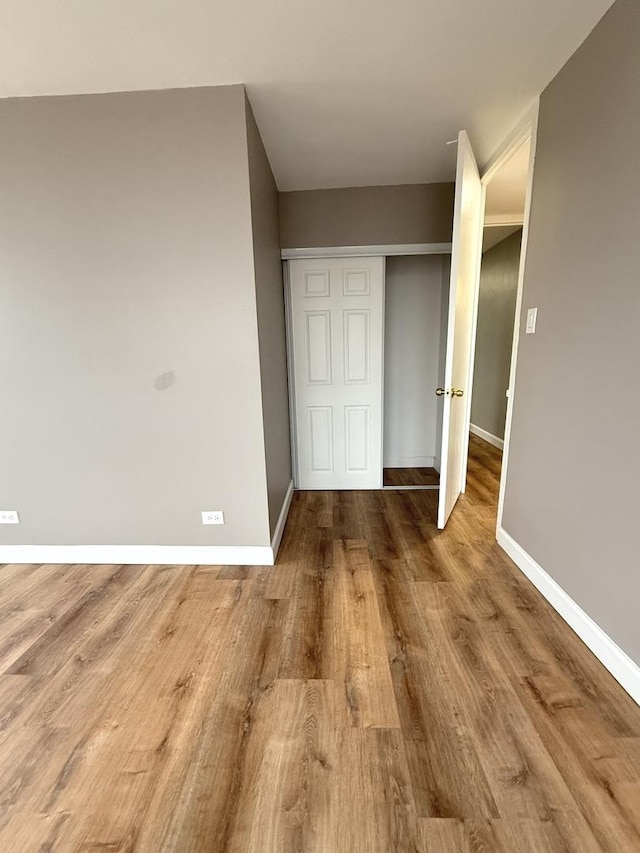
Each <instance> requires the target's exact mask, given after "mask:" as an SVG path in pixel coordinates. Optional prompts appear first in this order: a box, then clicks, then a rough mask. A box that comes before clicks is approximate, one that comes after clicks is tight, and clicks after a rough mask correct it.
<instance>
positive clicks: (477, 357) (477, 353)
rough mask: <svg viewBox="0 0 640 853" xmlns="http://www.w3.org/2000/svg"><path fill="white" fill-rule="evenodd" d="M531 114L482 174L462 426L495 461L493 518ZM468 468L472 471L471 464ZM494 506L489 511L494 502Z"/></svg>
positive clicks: (513, 349)
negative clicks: (467, 410)
mask: <svg viewBox="0 0 640 853" xmlns="http://www.w3.org/2000/svg"><path fill="white" fill-rule="evenodd" d="M534 126H535V120H532V122H531V123H530V125H529V126H528V128H527V127H525V128H524V130H523V131H521V133H520V136H519V138H518V137H516V138H515V139H514V140H512V141H511V144H510V145H507V146H505V148H504V149H503V151H502V152H501V153H500V154H499V155H498V156H497V157H496V158H495V160H494V163H493V164H492V165H490V167H489V168H488V169H487V171H486V172H485V175H484V176H483V178H482V183H483V185H484V223H483V225H484V227H483V236H482V256H481V261H480V270H479V283H478V294H477V311H476V330H475V341H474V355H473V382H472V386H471V388H472V396H471V414H470V425H469V430H470V434H471V440H472V441H473V442H474V445H475V449H476V455H478V453H479V454H480V456H482V455H483V446H484V448H486V451H487V452H486V454H485V455H486V456H487V458H488V459H489V458H490V459H491V463H492V465H493V466H495V465H497V464H499V465H500V468H501V485H500V493H499V499H498V506H497V519H496V523H497V524H498V525H499V522H500V515H501V509H502V502H503V498H504V485H505V473H506V457H507V455H508V440H509V426H510V417H511V407H512V403H513V393H514V390H515V377H516V359H517V347H518V337H519V320H520V313H521V304H522V285H523V279H524V258H525V253H526V227H527V226H526V223H527V219H528V210H529V206H530V192H531V183H532V175H533V158H534V152H535V135H534ZM470 473H472V472H470ZM492 506H493V511H494V512H495V505H492Z"/></svg>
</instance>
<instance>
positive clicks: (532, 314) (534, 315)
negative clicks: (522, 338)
mask: <svg viewBox="0 0 640 853" xmlns="http://www.w3.org/2000/svg"><path fill="white" fill-rule="evenodd" d="M537 320H538V309H537V308H529V310H528V311H527V326H526V330H525V331H526V334H527V335H535V333H536V322H537Z"/></svg>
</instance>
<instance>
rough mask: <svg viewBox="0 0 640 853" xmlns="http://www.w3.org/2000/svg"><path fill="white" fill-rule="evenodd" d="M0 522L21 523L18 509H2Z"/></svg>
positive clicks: (0, 510)
mask: <svg viewBox="0 0 640 853" xmlns="http://www.w3.org/2000/svg"><path fill="white" fill-rule="evenodd" d="M0 524H20V516H19V515H18V510H17V509H0Z"/></svg>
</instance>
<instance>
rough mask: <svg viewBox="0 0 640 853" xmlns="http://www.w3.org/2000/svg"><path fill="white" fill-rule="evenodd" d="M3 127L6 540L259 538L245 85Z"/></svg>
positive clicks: (19, 109)
mask: <svg viewBox="0 0 640 853" xmlns="http://www.w3.org/2000/svg"><path fill="white" fill-rule="evenodd" d="M0 122H1V124H2V128H3V130H2V146H1V149H0V163H1V168H0V257H1V258H2V264H1V267H2V271H1V276H2V279H1V281H2V286H1V290H0V388H1V389H2V418H0V446H1V447H2V448H3V451H2V453H1V454H0V506H2V507H3V508H9V509H17V510H19V511H20V514H21V519H22V523H21V524H20V525H19V526H15V527H13V526H3V527H2V528H0V542H2V543H3V544H132V543H133V544H157V545H162V544H197V545H201V544H212V545H266V544H268V543H269V540H270V535H269V523H268V512H267V491H266V476H265V451H264V442H263V432H262V411H261V395H260V369H259V368H260V365H259V357H258V330H257V318H256V287H255V280H254V254H253V245H252V227H251V212H250V195H249V175H248V168H247V129H246V117H245V99H244V91H243V88H242V87H241V86H234V87H224V88H215V89H181V90H172V91H171V90H169V91H159V92H135V93H121V94H108V95H89V96H73V97H52V98H28V99H19V100H4V101H0ZM260 280H261V282H262V275H260ZM261 288H262V283H261V284H260V285H259V289H261ZM203 509H222V510H224V512H225V517H226V524H225V526H224V527H203V526H202V524H201V520H200V511H201V510H203Z"/></svg>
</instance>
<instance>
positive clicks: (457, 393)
mask: <svg viewBox="0 0 640 853" xmlns="http://www.w3.org/2000/svg"><path fill="white" fill-rule="evenodd" d="M451 393H452V394H453V396H454V397H462V395H463V394H464V391H463V390H462V388H452V389H451Z"/></svg>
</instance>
